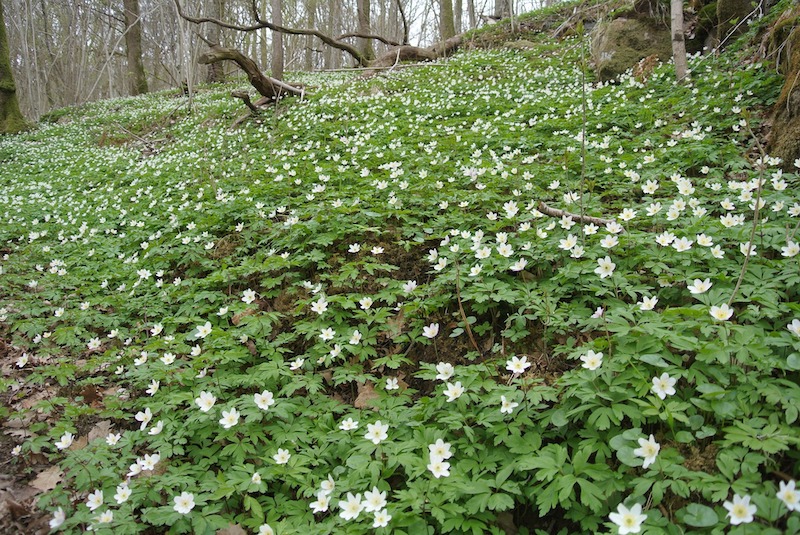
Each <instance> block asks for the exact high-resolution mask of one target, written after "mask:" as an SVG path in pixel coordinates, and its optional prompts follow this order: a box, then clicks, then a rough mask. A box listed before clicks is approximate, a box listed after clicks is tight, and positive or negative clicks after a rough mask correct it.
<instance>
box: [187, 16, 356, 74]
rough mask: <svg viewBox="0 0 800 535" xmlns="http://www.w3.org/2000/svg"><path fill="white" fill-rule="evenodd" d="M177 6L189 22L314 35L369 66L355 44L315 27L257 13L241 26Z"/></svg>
mask: <svg viewBox="0 0 800 535" xmlns="http://www.w3.org/2000/svg"><path fill="white" fill-rule="evenodd" d="M175 7H176V8H177V9H178V15H180V16H181V18H182V19H184V20H187V21H189V22H193V23H195V24H202V23H204V22H210V23H211V24H216V25H217V26H220V27H222V28H227V29H229V30H237V31H240V32H254V31H256V30H261V29H264V28H267V29H268V30H272V31H273V32H280V33H285V34H288V35H312V36H314V37H316V38H317V39H319V40H320V41H322V42H323V43H325V44H326V45H328V46H331V47H333V48H336V49H338V50H341V51H343V52H346V53H348V54H350V55H351V56H352V57H353V59H355V60H356V61H357V62H358V64H359V65H362V66H365V67H366V66H367V59H366V58H365V57H364V55H363V54H362V53H361V52H360V51H359V50H358V49H357V48H356V47H354V46H351V45H348V44H347V43H342V42H341V41H337V40H336V39H334V38H333V37H331V36H330V35H326V34H324V33H322V32H320V31H319V30H314V29H301V28H287V27H285V26H279V25H277V24H273V23H271V22H269V21H266V20H263V19H261V16H260V15H258V14H257V12H256V13H254V15H255V20H256V21H255V23H254V24H251V25H249V26H241V25H239V24H231V23H228V22H224V21H221V20H219V19H214V18H210V17H192V16H190V15H187V14H186V13H185V12H184V10H183V7H182V6H181V3H180V0H175Z"/></svg>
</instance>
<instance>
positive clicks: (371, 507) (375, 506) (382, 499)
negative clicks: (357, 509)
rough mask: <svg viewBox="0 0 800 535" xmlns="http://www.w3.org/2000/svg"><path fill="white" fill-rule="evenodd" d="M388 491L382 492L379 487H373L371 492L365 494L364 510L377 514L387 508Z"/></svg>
mask: <svg viewBox="0 0 800 535" xmlns="http://www.w3.org/2000/svg"><path fill="white" fill-rule="evenodd" d="M386 503H387V502H386V491H383V492H381V491H380V490H379V489H378V487H372V490H371V491H369V490H368V491H367V492H365V493H364V501H363V502H362V504H363V505H364V510H365V511H367V512H368V513H375V512H377V511H380V510H381V509H383V508H384V507H386Z"/></svg>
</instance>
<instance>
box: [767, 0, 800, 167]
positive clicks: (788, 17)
mask: <svg viewBox="0 0 800 535" xmlns="http://www.w3.org/2000/svg"><path fill="white" fill-rule="evenodd" d="M779 50H783V51H785V53H784V54H777V52H778V51H779ZM768 53H769V54H770V55H773V54H774V57H778V58H780V59H781V61H780V62H779V64H778V70H779V72H780V73H781V74H783V75H784V76H785V77H786V81H785V82H784V84H783V89H782V90H781V94H780V96H779V97H778V101H777V102H776V103H775V108H774V113H773V123H772V133H771V135H770V142H769V152H770V154H771V155H773V156H777V157H779V158H782V159H783V162H784V166H785V167H787V168H790V167H791V166H792V165H793V162H794V161H795V160H796V159H798V158H800V84H798V83H797V80H798V79H800V6H796V7H794V8H793V9H790V10H787V11H786V12H785V13H783V14H782V15H781V16H780V17H779V18H778V20H777V21H776V22H775V24H774V25H773V26H772V29H771V31H770V34H769V38H768Z"/></svg>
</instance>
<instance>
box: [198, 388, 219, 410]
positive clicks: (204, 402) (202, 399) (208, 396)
mask: <svg viewBox="0 0 800 535" xmlns="http://www.w3.org/2000/svg"><path fill="white" fill-rule="evenodd" d="M194 402H195V404H197V406H198V407H200V410H201V411H202V412H208V411H210V410H211V407H213V406H214V403H216V402H217V398H216V397H215V396H214V394H212V393H211V392H200V396H199V397H197V398H195V400H194Z"/></svg>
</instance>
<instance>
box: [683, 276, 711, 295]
mask: <svg viewBox="0 0 800 535" xmlns="http://www.w3.org/2000/svg"><path fill="white" fill-rule="evenodd" d="M711 286H713V283H712V282H711V279H706V280H700V279H694V281H693V282H692V284H690V285H688V286H687V288H688V289H689V292H690V293H691V294H692V295H698V294H703V293H706V292H707V291H708V290H710V289H711Z"/></svg>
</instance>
